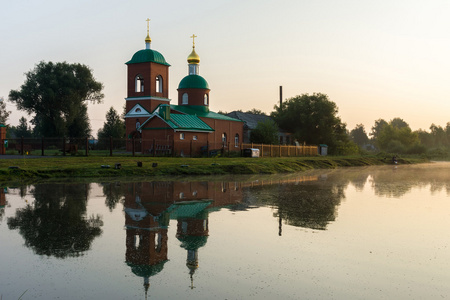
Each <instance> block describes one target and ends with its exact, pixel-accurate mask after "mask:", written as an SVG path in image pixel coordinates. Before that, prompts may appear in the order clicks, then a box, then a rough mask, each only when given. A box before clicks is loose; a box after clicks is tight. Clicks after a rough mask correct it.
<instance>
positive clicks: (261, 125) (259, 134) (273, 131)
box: [250, 119, 279, 145]
mask: <svg viewBox="0 0 450 300" xmlns="http://www.w3.org/2000/svg"><path fill="white" fill-rule="evenodd" d="M278 131H279V130H278V126H277V124H276V123H275V122H274V121H272V120H270V119H268V120H266V121H264V122H258V124H257V125H256V128H255V129H253V130H252V131H251V132H250V142H252V143H258V144H270V145H278V143H279V142H278Z"/></svg>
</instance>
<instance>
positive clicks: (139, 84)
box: [134, 75, 144, 93]
mask: <svg viewBox="0 0 450 300" xmlns="http://www.w3.org/2000/svg"><path fill="white" fill-rule="evenodd" d="M134 83H135V92H136V93H140V92H143V91H144V78H143V77H142V76H141V75H138V76H136V78H135V79H134Z"/></svg>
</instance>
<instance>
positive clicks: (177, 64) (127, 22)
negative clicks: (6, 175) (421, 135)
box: [0, 0, 450, 136]
mask: <svg viewBox="0 0 450 300" xmlns="http://www.w3.org/2000/svg"><path fill="white" fill-rule="evenodd" d="M449 16H450V1H448V0H428V1H418V0H377V1H365V0H340V1H336V0H308V1H305V0H286V1H283V0H258V1H244V0H239V1H237V0H229V1H225V0H214V1H211V0H191V1H185V0H176V1H171V0H166V1H154V0H146V1H141V0H137V1H132V0H130V1H123V0H120V1H118V0H109V1H96V0H89V1H87V0H81V1H64V0H58V1H55V0H42V1H23V0H15V1H7V2H6V3H5V1H4V3H3V4H2V5H1V9H0V22H1V23H0V24H1V26H0V39H1V43H0V45H1V50H0V53H1V55H0V97H4V98H5V100H6V99H7V98H8V94H9V91H10V90H12V89H19V88H20V86H21V85H22V84H23V82H24V80H25V77H24V73H25V72H28V71H30V70H32V69H33V68H34V67H35V65H36V64H37V63H39V62H40V61H47V62H48V61H52V62H60V61H67V62H69V63H82V64H85V65H88V66H89V67H90V68H91V69H92V70H93V74H94V76H95V78H96V79H97V80H98V81H100V82H102V83H103V84H104V94H105V99H104V101H103V103H102V104H96V105H89V116H90V120H91V126H92V129H93V135H94V136H96V134H97V130H98V129H99V128H100V127H102V126H103V122H104V121H105V114H106V111H107V110H108V109H109V107H111V106H113V107H114V108H115V109H116V110H117V111H119V112H120V113H121V112H122V108H123V104H124V102H125V100H124V98H126V96H127V95H126V76H127V68H126V65H125V62H127V61H128V60H130V59H131V57H132V55H133V54H134V53H135V52H136V51H138V50H141V49H144V48H145V43H144V39H145V36H146V34H147V23H146V21H145V20H146V19H147V18H150V19H151V21H150V37H151V39H152V44H151V48H152V49H154V50H157V51H158V52H160V53H161V54H163V55H164V57H165V59H166V61H167V62H168V63H169V64H171V67H170V73H169V77H170V78H169V88H170V91H169V97H170V98H171V99H172V102H171V103H172V104H177V91H176V89H177V86H178V83H179V82H180V80H181V79H182V78H183V77H184V76H186V75H187V71H188V67H187V61H186V59H187V56H188V55H189V54H190V52H191V50H192V39H191V38H190V36H191V35H192V34H195V35H197V36H198V37H197V38H196V40H195V43H196V52H197V53H198V54H199V56H200V75H202V76H203V77H204V78H205V79H206V80H207V81H208V83H209V86H210V88H211V92H210V109H211V110H213V111H216V112H217V111H219V110H222V111H228V112H229V111H233V110H237V109H242V110H244V111H246V110H249V109H252V108H257V109H260V110H262V111H265V112H267V113H270V112H271V111H272V110H273V106H274V105H275V104H278V103H279V86H280V85H281V86H283V98H285V99H286V98H290V97H294V96H296V95H300V94H303V93H309V94H312V93H314V92H319V93H324V94H327V95H328V96H329V98H330V100H331V101H333V102H335V103H336V104H337V106H338V107H339V116H340V117H341V119H342V121H343V122H345V123H346V124H347V128H348V129H349V130H351V129H353V128H354V127H355V125H356V124H359V123H362V124H364V126H365V128H366V132H367V133H369V132H370V128H371V127H372V126H373V124H374V121H375V120H377V119H379V118H383V119H385V120H386V121H389V120H391V119H392V118H395V117H400V118H402V119H404V120H405V121H406V122H408V123H409V124H410V126H411V128H412V129H413V130H417V129H419V128H421V129H425V130H428V128H429V127H430V125H431V123H435V124H436V125H441V126H445V125H446V123H447V122H450V114H449V112H450V101H449V97H450V84H449V79H450V17H449ZM7 104H8V105H7V107H8V109H9V110H12V111H13V114H12V115H11V116H10V121H9V123H10V124H12V125H17V124H18V120H19V118H20V117H21V116H25V117H26V118H27V119H28V120H30V119H31V118H30V117H28V116H27V115H26V114H25V113H24V112H18V111H17V110H16V108H15V105H14V104H12V103H10V102H7Z"/></svg>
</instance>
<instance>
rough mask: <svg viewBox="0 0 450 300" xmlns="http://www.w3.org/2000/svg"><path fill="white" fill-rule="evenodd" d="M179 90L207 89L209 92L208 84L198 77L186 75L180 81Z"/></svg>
mask: <svg viewBox="0 0 450 300" xmlns="http://www.w3.org/2000/svg"><path fill="white" fill-rule="evenodd" d="M178 88H179V89H207V90H209V85H208V82H206V80H205V78H203V77H202V76H200V75H188V76H186V77H184V78H183V79H181V81H180V84H179V85H178Z"/></svg>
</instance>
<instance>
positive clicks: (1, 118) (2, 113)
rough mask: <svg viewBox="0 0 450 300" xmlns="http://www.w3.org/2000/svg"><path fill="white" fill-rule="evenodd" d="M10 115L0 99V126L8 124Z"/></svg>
mask: <svg viewBox="0 0 450 300" xmlns="http://www.w3.org/2000/svg"><path fill="white" fill-rule="evenodd" d="M10 114H11V111H8V110H7V109H6V103H5V101H4V99H3V97H0V124H2V125H5V126H6V125H8V124H6V123H7V122H8V118H9V115H10Z"/></svg>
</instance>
